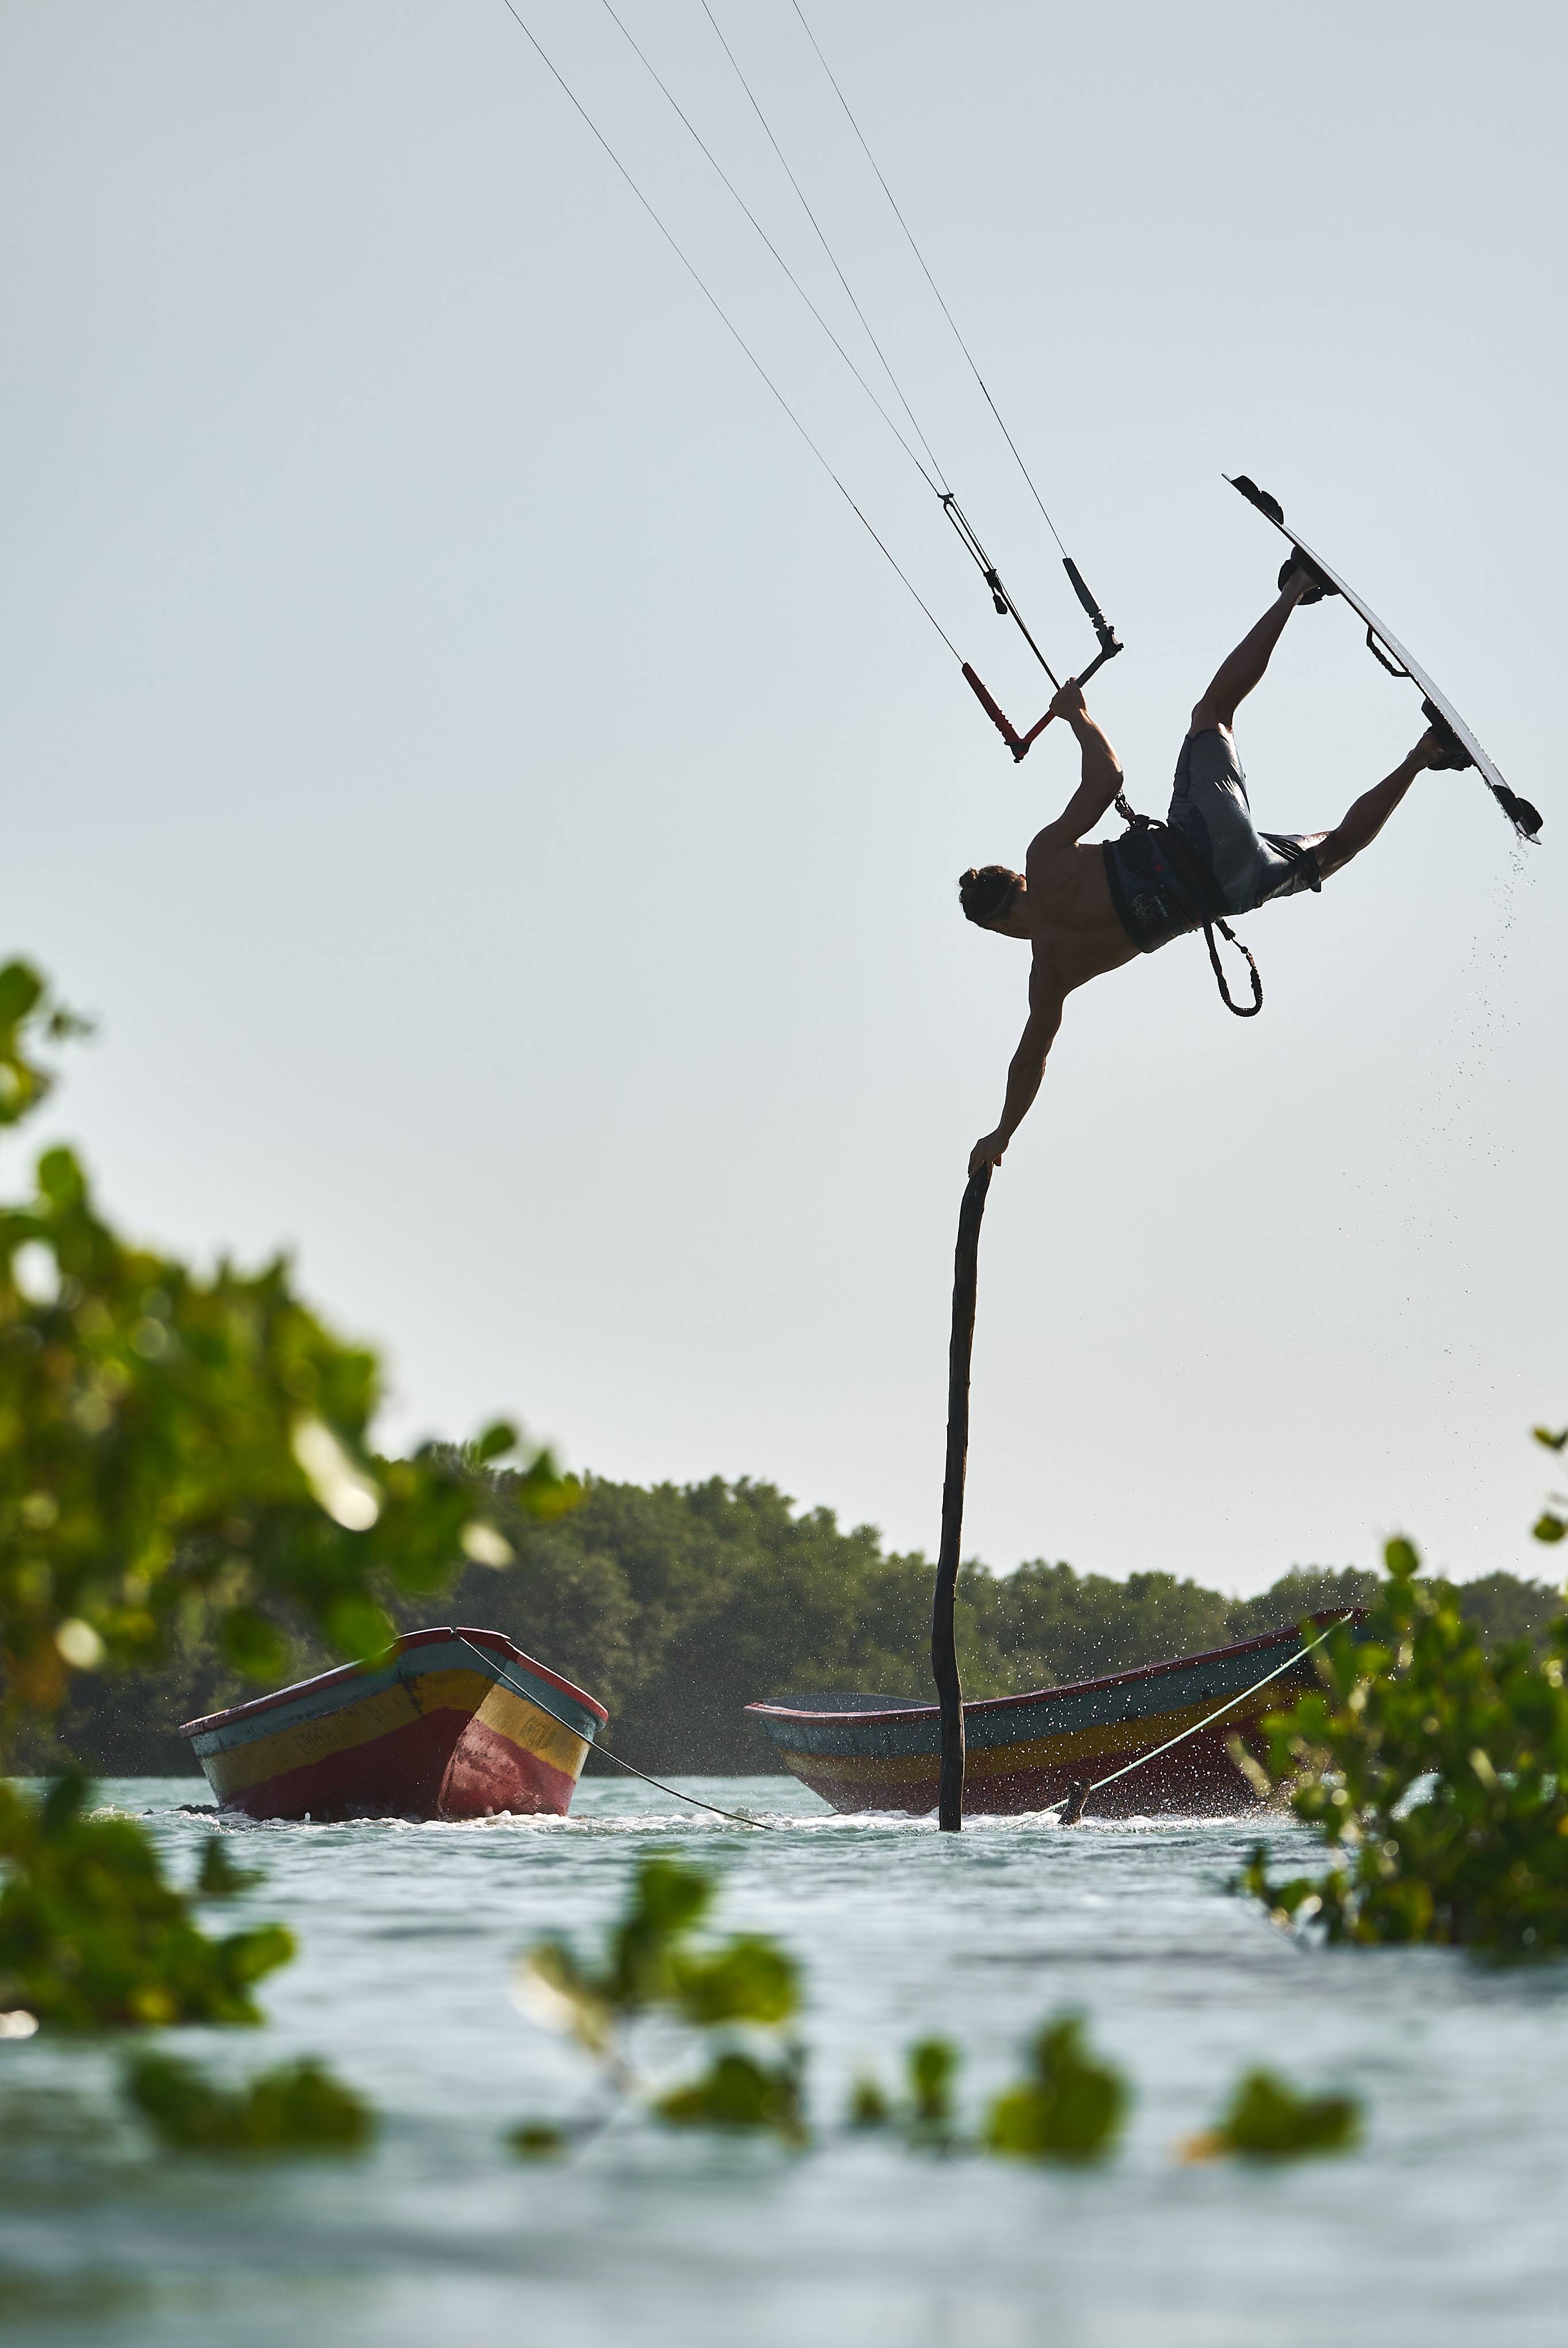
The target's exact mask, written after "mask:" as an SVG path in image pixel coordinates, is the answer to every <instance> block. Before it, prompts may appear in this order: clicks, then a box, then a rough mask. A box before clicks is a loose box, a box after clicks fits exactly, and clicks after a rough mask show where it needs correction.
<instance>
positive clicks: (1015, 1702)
mask: <svg viewBox="0 0 1568 2348" xmlns="http://www.w3.org/2000/svg"><path fill="white" fill-rule="evenodd" d="M1365 1620H1366V1610H1365V1608H1363V1607H1359V1606H1352V1607H1334V1606H1329V1607H1325V1608H1324V1609H1323V1611H1322V1612H1318V1613H1313V1614H1304V1615H1303V1616H1302V1617H1301V1620H1300V1622H1288V1623H1282V1624H1281V1625H1280V1627H1279V1629H1278V1630H1277V1631H1258V1632H1254V1634H1253V1636H1252V1637H1251V1638H1250V1639H1237V1640H1235V1641H1234V1642H1233V1643H1231V1644H1230V1645H1229V1646H1225V1647H1204V1648H1200V1649H1199V1650H1198V1652H1197V1653H1194V1654H1191V1655H1171V1656H1169V1657H1167V1658H1166V1659H1165V1660H1164V1661H1163V1662H1161V1663H1134V1664H1132V1666H1131V1667H1130V1668H1129V1669H1128V1670H1126V1671H1124V1672H1107V1673H1105V1674H1104V1675H1103V1677H1102V1678H1100V1679H1094V1680H1068V1681H1066V1682H1064V1683H1063V1684H1062V1685H1061V1686H1060V1687H1048V1688H1025V1689H1024V1690H1023V1692H1022V1694H1019V1695H982V1696H967V1697H966V1698H965V1699H964V1717H965V1718H966V1719H968V1717H969V1715H971V1714H972V1713H995V1712H1009V1711H1017V1710H1018V1709H1019V1707H1020V1705H1022V1704H1054V1703H1056V1702H1058V1701H1061V1700H1063V1699H1065V1698H1066V1697H1068V1696H1075V1695H1092V1694H1098V1693H1099V1692H1100V1691H1101V1690H1102V1689H1103V1688H1112V1687H1126V1686H1128V1685H1130V1684H1132V1682H1133V1681H1136V1680H1152V1679H1157V1678H1159V1677H1160V1675H1161V1674H1162V1673H1166V1672H1179V1671H1186V1670H1188V1669H1190V1668H1191V1667H1192V1666H1193V1665H1194V1664H1197V1663H1225V1662H1227V1661H1228V1660H1229V1659H1230V1657H1231V1656H1233V1655H1245V1654H1252V1653H1258V1652H1260V1651H1261V1650H1262V1649H1263V1648H1265V1647H1273V1646H1278V1645H1280V1644H1281V1643H1283V1642H1284V1641H1285V1640H1286V1639H1292V1638H1295V1639H1298V1638H1299V1637H1300V1636H1301V1624H1302V1622H1312V1623H1315V1624H1317V1626H1318V1628H1320V1629H1321V1628H1325V1627H1332V1626H1333V1625H1335V1624H1337V1623H1341V1622H1349V1623H1351V1624H1354V1623H1357V1622H1364V1621H1365ZM1303 1653H1305V1650H1303ZM744 1708H745V1710H746V1711H747V1712H751V1713H757V1714H759V1715H763V1716H764V1718H766V1719H768V1720H799V1721H810V1722H812V1723H814V1724H821V1725H827V1724H829V1723H830V1722H837V1724H838V1725H840V1726H841V1727H842V1726H843V1725H845V1722H850V1721H853V1722H856V1723H857V1724H858V1723H861V1722H870V1721H876V1723H878V1725H881V1724H883V1723H886V1722H897V1721H906V1720H928V1719H929V1718H930V1717H931V1715H932V1714H933V1713H935V1712H937V1711H938V1710H939V1706H938V1705H937V1704H907V1705H904V1706H902V1707H901V1708H900V1709H899V1710H898V1711H897V1712H883V1711H878V1712H872V1711H866V1712H808V1711H804V1710H802V1709H801V1708H799V1707H798V1706H795V1705H791V1704H772V1703H769V1702H767V1701H766V1700H765V1699H759V1701H758V1702H756V1703H754V1704H747V1705H746V1706H745V1707H744Z"/></svg>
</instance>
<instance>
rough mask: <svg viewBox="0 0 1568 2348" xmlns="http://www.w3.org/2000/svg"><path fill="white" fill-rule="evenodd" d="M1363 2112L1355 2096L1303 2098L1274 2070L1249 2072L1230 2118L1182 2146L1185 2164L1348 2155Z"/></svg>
mask: <svg viewBox="0 0 1568 2348" xmlns="http://www.w3.org/2000/svg"><path fill="white" fill-rule="evenodd" d="M1360 2135H1361V2107H1360V2106H1359V2104H1358V2103H1357V2101H1356V2100H1355V2098H1354V2096H1302V2095H1298V2094H1297V2093H1296V2089H1295V2088H1294V2087H1293V2086H1292V2085H1290V2083H1289V2081H1288V2080H1287V2079H1282V2078H1280V2077H1279V2076H1278V2075H1277V2074H1276V2073H1275V2072H1273V2071H1248V2072H1247V2073H1246V2075H1245V2077H1243V2078H1242V2079H1240V2080H1239V2081H1238V2082H1237V2084H1236V2088H1235V2094H1234V2095H1233V2096H1232V2097H1231V2100H1230V2104H1229V2106H1228V2107H1227V2108H1226V2110H1225V2115H1224V2116H1223V2117H1222V2118H1221V2119H1220V2120H1219V2121H1218V2122H1217V2123H1216V2125H1215V2126H1214V2127H1212V2128H1210V2129H1207V2130H1206V2131H1205V2132H1204V2134H1203V2135H1202V2136H1195V2137H1189V2138H1188V2140H1187V2142H1186V2143H1185V2144H1184V2146H1183V2147H1182V2157H1183V2158H1184V2159H1185V2160H1212V2159H1216V2158H1219V2157H1221V2156H1223V2155H1224V2154H1226V2153H1240V2154H1242V2155H1244V2156H1245V2157H1247V2158H1249V2159H1254V2160H1299V2159H1301V2158H1302V2157H1304V2156H1306V2155H1309V2154H1313V2153H1331V2152H1348V2151H1349V2150H1350V2149H1351V2148H1352V2147H1353V2146H1355V2145H1356V2144H1357V2143H1358V2142H1359V2140H1360Z"/></svg>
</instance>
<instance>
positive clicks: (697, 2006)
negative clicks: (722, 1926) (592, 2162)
mask: <svg viewBox="0 0 1568 2348" xmlns="http://www.w3.org/2000/svg"><path fill="white" fill-rule="evenodd" d="M714 1890H715V1885H714V1881H713V1879H712V1877H711V1876H710V1875H708V1874H707V1873H705V1872H704V1871H703V1870H702V1869H700V1868H695V1867H691V1866H689V1865H688V1864H687V1863H686V1862H685V1861H684V1860H683V1859H673V1858H671V1857H670V1856H669V1855H668V1854H666V1853H663V1852H660V1851H651V1852H650V1853H648V1854H647V1856H646V1857H645V1858H643V1859H641V1862H640V1863H639V1865H638V1868H637V1871H636V1874H635V1875H634V1877H633V1879H632V1882H631V1887H630V1893H629V1895H628V1898H627V1902H626V1906H625V1908H624V1910H622V1913H621V1914H620V1917H619V1918H618V1919H617V1921H616V1922H615V1923H614V1924H612V1925H611V1927H610V1931H609V1932H608V1933H607V1934H606V1936H605V1943H604V1947H603V1950H602V1952H601V1953H600V1956H599V1957H598V1958H597V1959H584V1958H582V1957H580V1956H579V1954H578V1953H577V1952H576V1951H575V1950H573V1949H572V1948H571V1947H570V1946H569V1943H568V1942H566V1941H560V1940H547V1941H537V1942H536V1943H535V1945H534V1946H533V1947H532V1948H531V1949H529V1950H528V1952H526V1954H525V1955H524V1956H523V1957H522V1958H521V1959H520V1960H519V1961H518V1969H517V1983H518V2003H519V2004H520V2005H521V2007H522V2009H523V2011H524V2012H525V2013H528V2015H530V2016H531V2018H532V2019H533V2020H534V2021H536V2022H539V2023H542V2024H544V2025H545V2026H546V2027H547V2028H549V2029H554V2030H559V2031H562V2032H564V2033H565V2034H567V2035H569V2036H570V2037H572V2038H574V2039H575V2040H576V2041H577V2044H579V2046H580V2047H581V2048H582V2050H583V2052H584V2054H586V2055H589V2056H591V2057H592V2059H593V2060H594V2062H595V2063H596V2064H597V2065H599V2068H600V2075H601V2077H602V2079H603V2081H604V2082H605V2084H606V2085H608V2086H609V2088H610V2091H611V2094H612V2096H615V2097H616V2098H618V2099H619V2100H621V2101H640V2102H643V2103H645V2104H647V2105H648V2106H649V2108H651V2110H653V2111H654V2112H656V2113H657V2115H658V2116H659V2117H660V2118H661V2119H663V2120H666V2121H668V2122H669V2123H670V2124H671V2126H673V2127H719V2128H730V2129H752V2130H766V2131H768V2132H770V2133H771V2134H773V2135H775V2136H779V2137H784V2138H785V2139H786V2140H788V2141H790V2142H794V2143H798V2142H800V2141H802V2140H803V2139H804V2134H805V2128H804V2119H803V2116H802V2100H801V2070H802V2066H801V2058H800V2055H799V2054H798V2052H797V2051H796V2050H795V2049H794V2048H791V2047H785V2048H784V2050H783V2051H782V2053H781V2054H779V2055H776V2056H774V2057H772V2058H770V2059H764V2057H763V2056H761V2055H758V2054H757V2053H756V2052H755V2051H754V2050H753V2048H752V2047H750V2046H745V2045H741V2044H733V2043H731V2041H732V2039H733V2035H734V2034H735V2033H736V2032H738V2031H742V2032H756V2031H760V2030H768V2031H772V2030H777V2029H778V2028H779V2027H780V2026H781V2025H782V2024H784V2023H786V2022H788V2021H789V2020H790V2018H791V2016H792V2015H793V2014H794V2011H795V2008H796V2006H797V2004H798V2003H799V1999H800V1985H799V1976H798V1972H797V1970H796V1967H795V1963H794V1959H793V1958H792V1957H790V1956H789V1955H788V1954H787V1953H786V1952H784V1950H783V1949H781V1948H780V1947H779V1946H778V1945H777V1943H776V1942H775V1941H770V1940H767V1939H765V1938H764V1937H763V1936H761V1935H760V1934H757V1933H744V1932H743V1933H737V1934H735V1935H734V1936H733V1938H731V1939H730V1940H728V1941H720V1942H718V1943H716V1944H711V1943H707V1942H703V1941H695V1940H694V1939H693V1937H692V1936H693V1935H694V1934H695V1933H696V1931H698V1929H699V1927H700V1926H701V1925H702V1923H703V1921H705V1919H706V1917H707V1914H708V1911H709V1910H710V1908H711V1907H712V1900H713V1895H714ZM655 2012H660V2013H664V2014H666V2015H667V2016H669V2017H670V2018H671V2020H674V2021H676V2022H678V2023H681V2024H684V2025H685V2026H686V2027H687V2028H688V2029H689V2030H692V2031H693V2032H702V2033H714V2034H718V2039H717V2044H716V2046H715V2051H714V2053H713V2054H712V2057H711V2059H710V2061H709V2064H708V2067H707V2068H706V2070H705V2071H703V2072H702V2074H700V2075H698V2076H697V2077H696V2078H693V2079H690V2080H686V2081H684V2082H682V2084H681V2085H679V2086H677V2087H674V2088H672V2089H670V2090H668V2091H667V2092H666V2093H664V2094H663V2095H662V2096H658V2097H656V2098H652V2097H650V2096H649V2095H648V2093H647V2091H646V2089H645V2088H644V2086H643V2084H642V2082H641V2079H640V2078H639V2076H638V2074H637V2070H636V2067H635V2064H634V2062H633V2059H632V2055H633V2048H632V2032H633V2026H634V2025H635V2024H637V2023H638V2022H639V2021H640V2020H641V2019H642V2018H643V2017H644V2016H646V2015H648V2014H650V2013H655ZM572 2133H573V2131H572V2130H570V2129H562V2128H559V2127H555V2126H554V2125H553V2124H550V2123H547V2122H542V2121H538V2122H536V2121H529V2122H528V2123H526V2124H525V2125H524V2126H523V2127H520V2128H517V2129H515V2130H513V2132H512V2134H511V2135H510V2136H509V2137H507V2142H508V2144H509V2145H510V2146H511V2147H512V2149H513V2150H514V2151H515V2152H518V2154H520V2155H521V2156H523V2157H526V2158H537V2157H539V2156H540V2155H541V2154H544V2153H548V2152H555V2151H558V2150H560V2149H562V2148H563V2147H564V2146H565V2144H566V2143H567V2142H568V2141H569V2137H570V2136H571V2134H572Z"/></svg>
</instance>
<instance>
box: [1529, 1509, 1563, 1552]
mask: <svg viewBox="0 0 1568 2348" xmlns="http://www.w3.org/2000/svg"><path fill="white" fill-rule="evenodd" d="M1530 1529H1531V1531H1532V1534H1533V1535H1534V1537H1535V1539H1536V1540H1538V1541H1546V1542H1547V1543H1549V1544H1550V1543H1553V1542H1556V1541H1560V1540H1562V1539H1563V1534H1564V1533H1568V1523H1564V1521H1563V1519H1562V1518H1561V1517H1560V1516H1558V1515H1557V1514H1556V1513H1555V1511H1554V1510H1553V1509H1544V1510H1543V1511H1542V1514H1541V1515H1540V1516H1538V1517H1537V1518H1536V1519H1535V1522H1534V1523H1533V1524H1532V1526H1531V1528H1530Z"/></svg>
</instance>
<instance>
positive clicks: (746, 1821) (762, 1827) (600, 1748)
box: [452, 1631, 773, 1834]
mask: <svg viewBox="0 0 1568 2348" xmlns="http://www.w3.org/2000/svg"><path fill="white" fill-rule="evenodd" d="M452 1636H453V1637H454V1638H455V1639H456V1642H457V1644H458V1645H459V1646H460V1647H466V1648H467V1650H468V1653H470V1654H471V1655H477V1657H478V1658H479V1661H480V1662H481V1663H484V1664H486V1665H487V1667H488V1668H489V1669H490V1670H492V1671H494V1672H495V1673H497V1675H498V1677H499V1679H500V1682H501V1685H502V1686H503V1687H505V1688H509V1689H510V1690H511V1692H512V1694H514V1695H520V1696H521V1697H522V1699H523V1701H524V1703H525V1704H532V1705H533V1706H534V1708H535V1710H536V1711H538V1712H542V1713H543V1714H544V1715H545V1717H546V1718H547V1719H548V1720H554V1721H559V1724H560V1725H561V1727H562V1728H567V1729H570V1731H571V1733H572V1735H574V1736H582V1731H581V1729H580V1728H579V1727H578V1726H577V1725H576V1724H575V1723H574V1722H572V1721H569V1720H563V1719H562V1718H561V1715H560V1714H559V1712H551V1710H550V1708H549V1706H548V1704H540V1702H539V1700H538V1696H537V1695H536V1694H534V1692H533V1690H532V1688H526V1687H519V1686H518V1684H517V1682H516V1681H515V1680H509V1679H508V1678H507V1673H506V1668H505V1666H504V1665H503V1664H502V1663H500V1662H498V1661H497V1658H496V1656H494V1655H491V1654H487V1653H486V1652H485V1650H484V1649H483V1648H482V1647H477V1646H476V1645H475V1644H474V1642H473V1641H472V1639H466V1638H465V1637H464V1636H463V1633H462V1632H461V1631H454V1632H453V1633H452ZM583 1743H584V1744H585V1745H588V1746H592V1749H593V1751H594V1752H595V1753H597V1754H599V1755H600V1756H601V1758H602V1759H604V1760H606V1761H613V1762H614V1764H615V1766H616V1767H617V1768H618V1769H624V1770H625V1771H626V1773H627V1775H628V1776H630V1777H641V1780H642V1782H643V1784H644V1785H645V1786H655V1787H658V1789H659V1791H660V1793H661V1794H668V1795H670V1797H671V1799H672V1800H674V1801H677V1802H690V1803H691V1805H692V1808H693V1809H696V1810H712V1814H713V1816H714V1817H715V1818H728V1819H729V1821H730V1824H731V1825H732V1826H733V1827H754V1828H756V1830H757V1832H758V1833H759V1834H771V1833H772V1832H773V1828H771V1827H770V1826H769V1825H768V1823H767V1821H766V1820H765V1819H764V1818H746V1817H744V1816H743V1814H742V1812H740V1811H739V1810H722V1809H720V1807H719V1806H718V1804H717V1802H703V1801H699V1800H698V1798H697V1796H696V1795H695V1794H683V1793H682V1791H681V1789H680V1787H678V1786H667V1785H666V1784H665V1783H664V1780H663V1779H662V1777H651V1776H649V1774H648V1772H647V1770H646V1769H639V1768H637V1767H635V1766H633V1764H632V1763H631V1762H630V1761H623V1760H622V1759H621V1757H620V1754H619V1753H612V1752H611V1751H610V1747H609V1746H607V1745H600V1744H597V1743H595V1741H594V1739H593V1738H592V1737H591V1736H585V1737H583Z"/></svg>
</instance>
